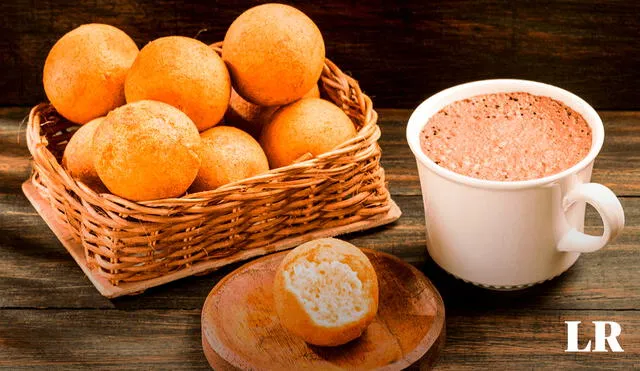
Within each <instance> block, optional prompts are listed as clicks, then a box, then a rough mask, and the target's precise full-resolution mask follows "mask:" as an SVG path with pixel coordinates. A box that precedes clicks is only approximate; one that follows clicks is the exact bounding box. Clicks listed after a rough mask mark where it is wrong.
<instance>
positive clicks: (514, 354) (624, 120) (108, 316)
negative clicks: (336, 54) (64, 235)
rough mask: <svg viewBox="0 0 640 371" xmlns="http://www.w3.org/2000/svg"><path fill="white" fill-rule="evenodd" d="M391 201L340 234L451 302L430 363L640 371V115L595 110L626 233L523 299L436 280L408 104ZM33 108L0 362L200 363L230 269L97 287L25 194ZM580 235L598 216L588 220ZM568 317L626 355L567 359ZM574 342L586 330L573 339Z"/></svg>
mask: <svg viewBox="0 0 640 371" xmlns="http://www.w3.org/2000/svg"><path fill="white" fill-rule="evenodd" d="M379 112H380V125H381V127H382V132H383V134H382V139H381V140H380V144H381V146H382V150H383V157H382V162H383V165H384V167H385V169H386V173H387V177H388V180H389V187H390V189H391V192H392V194H393V198H394V199H395V201H396V202H397V203H398V205H399V206H400V208H401V209H402V211H403V212H404V214H403V216H402V217H401V219H400V220H399V221H398V222H396V223H395V224H393V225H391V226H386V227H381V228H377V229H375V230H370V231H367V232H363V233H356V234H352V235H349V236H346V237H345V238H346V239H347V240H349V241H351V242H353V243H355V244H356V245H358V246H361V247H368V248H372V249H379V250H382V251H386V252H390V253H392V254H395V255H397V256H399V257H400V258H402V259H405V260H406V261H408V262H410V263H412V264H415V265H416V266H417V267H418V268H420V269H421V270H422V271H423V272H424V273H425V274H426V275H427V276H428V277H429V278H430V279H431V280H432V282H433V283H434V284H435V286H436V287H437V288H438V289H439V291H440V293H441V294H442V296H443V298H444V301H445V307H446V326H447V340H446V345H445V348H444V351H443V354H442V356H441V358H440V361H439V362H438V364H437V368H438V369H455V370H459V369H477V368H481V369H533V368H548V369H567V368H571V369H574V368H593V367H598V366H600V367H604V368H607V369H613V368H620V369H632V368H640V274H638V272H639V269H640V254H638V247H639V245H640V168H639V166H638V165H639V163H640V162H639V161H640V113H638V112H622V111H609V112H607V111H603V112H600V114H601V116H602V118H603V120H604V122H605V126H606V133H607V137H606V140H605V145H604V149H603V151H602V153H601V155H600V156H599V157H598V159H597V161H596V164H595V169H594V174H593V181H595V182H600V183H603V184H605V185H607V186H608V187H610V188H611V189H613V191H614V192H616V194H618V195H619V196H620V200H621V202H622V205H623V207H624V209H625V212H626V222H627V223H626V228H625V230H624V232H623V233H622V235H621V236H620V237H619V238H618V239H617V240H616V241H615V242H614V243H613V244H612V245H611V246H609V247H607V248H605V249H603V250H601V251H598V252H595V253H591V254H584V255H583V256H582V257H581V258H580V260H579V261H578V262H577V263H576V265H575V266H574V267H573V268H571V269H570V270H569V271H568V272H567V273H565V274H564V275H562V276H561V277H560V278H557V279H554V280H552V281H550V282H547V283H544V284H542V285H539V286H536V287H533V288H530V289H527V290H523V291H517V292H491V291H487V290H484V289H479V288H476V287H474V286H471V285H468V284H465V283H463V282H461V281H458V280H456V279H454V278H452V277H451V276H449V275H447V274H446V273H444V272H443V271H442V270H441V269H440V268H438V267H437V266H436V265H435V264H434V263H433V262H432V261H431V260H430V259H429V258H428V256H427V254H426V250H425V233H424V212H423V210H422V200H421V195H420V189H419V183H418V175H417V171H416V166H415V162H414V160H413V158H412V155H411V152H410V151H409V148H408V147H407V144H406V141H405V139H404V127H405V123H406V120H407V118H408V116H409V113H410V112H409V111H408V110H389V109H385V110H379ZM27 113H28V108H0V368H3V367H4V368H9V369H28V368H45V369H65V370H66V369H75V368H91V369H172V370H175V369H207V368H208V364H207V362H206V360H205V358H204V355H203V352H202V348H201V343H200V310H201V307H202V305H203V302H204V299H205V297H206V296H207V294H208V293H209V291H210V290H211V288H212V287H213V286H214V284H215V283H216V282H217V281H218V280H219V279H220V278H221V277H223V276H224V275H225V274H227V273H229V272H230V271H231V270H232V269H234V268H236V267H237V266H238V265H234V266H232V267H227V268H224V269H222V270H220V271H218V272H215V273H212V274H210V275H207V276H202V277H190V278H187V279H183V280H181V281H177V282H174V283H171V284H167V285H165V286H162V287H159V288H154V289H151V290H148V291H147V292H145V293H144V294H142V295H139V296H134V297H125V298H120V299H117V300H108V299H106V298H104V297H102V296H100V294H99V293H98V292H97V291H96V290H95V289H94V288H93V286H92V285H91V283H90V282H89V280H88V279H87V278H86V277H85V276H84V274H83V273H82V271H81V270H80V268H79V267H78V266H77V265H76V264H75V262H74V261H73V259H72V258H71V257H70V256H69V255H68V253H67V252H66V250H65V249H64V248H63V247H62V245H61V244H60V243H59V242H58V241H57V240H56V238H55V236H54V235H53V233H51V231H50V230H49V229H48V228H47V226H46V225H45V223H44V221H42V220H41V219H40V217H39V216H38V215H37V214H36V212H35V211H34V209H33V208H32V207H31V205H30V204H29V202H28V201H27V199H26V198H25V197H24V195H23V194H22V192H21V190H20V185H21V183H22V182H23V181H24V180H25V179H27V178H28V176H29V173H30V163H29V152H28V151H27V147H26V143H25V137H24V124H21V122H22V120H23V119H24V117H25V116H26V114H27ZM586 224H587V228H586V230H587V232H590V233H599V232H600V231H601V222H600V220H599V217H598V216H597V214H596V213H595V212H593V210H592V209H589V210H588V212H587V221H586ZM565 320H579V321H582V322H583V324H590V321H593V320H613V321H617V322H618V323H619V324H620V325H621V326H622V335H621V336H620V338H619V339H620V343H621V345H622V347H623V348H624V350H625V352H624V353H565V352H564V349H565V348H566V329H565V324H564V321H565ZM581 336H583V338H582V339H581V343H580V344H581V346H584V344H585V343H586V337H592V336H593V330H592V329H591V328H590V326H587V327H585V328H584V329H583V333H581Z"/></svg>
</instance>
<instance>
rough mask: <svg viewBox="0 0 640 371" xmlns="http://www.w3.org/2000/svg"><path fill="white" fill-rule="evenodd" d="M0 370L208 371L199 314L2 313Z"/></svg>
mask: <svg viewBox="0 0 640 371" xmlns="http://www.w3.org/2000/svg"><path fill="white" fill-rule="evenodd" d="M0 368H6V369H12V370H18V369H34V368H38V369H47V370H70V369H81V368H84V369H87V368H90V369H92V370H117V369H127V370H156V369H158V370H159V369H163V370H177V369H183V370H187V369H188V370H210V369H211V368H210V367H209V364H208V363H207V361H206V359H205V357H204V354H203V352H202V346H201V344H200V310H197V309H194V310H177V311H176V310H173V311H169V310H141V311H135V312H129V311H120V310H0Z"/></svg>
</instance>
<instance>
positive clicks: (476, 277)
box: [407, 79, 624, 290]
mask: <svg viewBox="0 0 640 371" xmlns="http://www.w3.org/2000/svg"><path fill="white" fill-rule="evenodd" d="M509 92H526V93H530V94H533V95H542V96H547V97H550V98H552V99H555V100H557V101H560V102H562V103H564V104H565V105H567V106H569V107H570V108H572V109H573V110H575V111H576V112H578V113H579V114H581V115H582V117H584V119H585V120H586V122H587V123H588V125H589V126H590V127H591V130H592V144H591V150H590V151H589V154H588V155H587V156H586V157H585V158H583V159H582V160H581V161H580V162H578V163H577V164H575V165H574V166H572V167H570V168H568V169H566V170H564V171H562V172H560V173H557V174H553V175H550V176H547V177H543V178H538V179H532V180H524V181H512V182H502V181H491V180H483V179H477V178H472V177H469V176H465V175H461V174H458V173H455V172H453V171H450V170H448V169H445V168H443V167H441V166H439V165H437V164H436V163H435V162H433V161H432V160H431V159H430V158H428V157H427V156H426V155H425V154H424V152H423V151H422V149H421V146H420V134H421V131H422V129H423V127H424V126H425V125H426V123H427V121H429V118H431V116H433V115H434V114H436V113H437V112H438V111H440V110H441V109H442V108H444V107H445V106H446V105H448V104H450V103H453V102H454V101H458V100H462V99H466V98H470V97H473V96H476V95H481V94H493V93H509ZM407 141H408V143H409V146H410V147H411V151H412V152H413V154H414V156H415V157H416V162H417V165H418V173H419V176H420V185H421V188H422V197H423V201H424V209H425V221H426V230H427V250H428V251H429V254H430V255H431V257H432V258H433V260H434V261H435V262H436V263H437V264H438V265H439V266H440V267H442V268H443V269H444V270H446V271H447V272H449V273H451V274H453V275H454V276H456V277H458V278H461V279H463V280H465V281H468V282H471V283H473V284H476V285H479V286H483V287H487V288H491V289H498V290H510V289H520V288H524V287H528V286H531V285H534V284H536V283H540V282H543V281H546V280H548V279H551V278H554V277H556V276H558V275H560V274H562V273H563V272H564V271H566V270H567V269H569V268H570V267H571V266H572V265H573V264H574V263H575V262H576V260H577V259H578V257H579V256H580V253H583V252H592V251H596V250H599V249H601V248H602V247H604V246H605V245H607V244H608V243H609V242H611V241H612V240H613V239H614V238H615V237H616V236H617V235H618V234H619V233H620V231H621V230H622V228H623V227H624V212H623V210H622V205H620V202H619V201H618V199H617V198H616V196H615V194H614V193H613V192H612V191H611V190H610V189H609V188H607V187H605V186H603V185H601V184H597V183H590V180H591V171H592V169H593V162H594V160H595V158H596V156H597V155H598V153H599V152H600V149H601V148H602V143H603V142H604V127H603V125H602V120H601V119H600V117H599V116H598V114H597V113H596V111H595V110H594V109H593V108H592V107H591V106H590V105H589V104H587V102H585V101H584V100H582V99H581V98H580V97H578V96H576V95H574V94H572V93H570V92H568V91H566V90H563V89H560V88H558V87H555V86H551V85H547V84H543V83H539V82H534V81H526V80H512V79H500V80H483V81H476V82H471V83H467V84H462V85H458V86H454V87H452V88H449V89H446V90H444V91H441V92H440V93H437V94H436V95H434V96H432V97H430V98H429V99H427V100H426V101H424V102H423V103H422V104H420V105H419V106H418V108H416V110H415V111H414V112H413V114H412V115H411V117H410V118H409V123H408V125H407ZM585 202H586V203H589V204H591V205H592V206H593V207H594V208H595V209H596V210H597V211H598V213H599V214H600V217H601V218H602V222H603V226H604V228H603V229H604V233H603V234H602V235H601V236H591V235H588V234H585V233H583V230H584V214H585V206H586V205H585Z"/></svg>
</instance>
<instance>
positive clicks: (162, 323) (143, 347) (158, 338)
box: [0, 307, 640, 370]
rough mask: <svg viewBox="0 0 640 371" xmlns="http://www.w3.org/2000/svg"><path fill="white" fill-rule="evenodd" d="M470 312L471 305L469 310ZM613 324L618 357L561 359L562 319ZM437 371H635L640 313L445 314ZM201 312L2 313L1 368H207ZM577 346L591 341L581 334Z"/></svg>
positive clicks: (639, 355) (601, 355) (515, 311)
mask: <svg viewBox="0 0 640 371" xmlns="http://www.w3.org/2000/svg"><path fill="white" fill-rule="evenodd" d="M470 308H471V307H470ZM566 320H579V321H582V322H583V325H584V324H590V321H593V320H612V321H616V322H618V323H619V324H620V325H621V326H622V335H621V336H620V337H619V341H620V344H621V346H622V347H623V349H624V350H625V352H624V353H599V354H598V353H573V354H572V353H565V352H564V349H566V328H565V324H564V321H566ZM446 322H447V340H446V343H445V346H444V349H443V353H442V355H441V358H440V360H439V361H438V363H437V364H436V370H470V369H506V370H511V369H541V368H542V369H554V370H563V369H576V368H585V367H594V366H596V365H600V366H604V367H606V369H610V370H613V369H624V370H630V369H634V368H638V367H640V363H639V361H638V360H639V359H640V311H638V310H629V311H581V310H577V311H576V310H564V311H560V310H532V309H514V308H505V309H502V310H498V311H493V310H492V311H481V310H477V309H468V310H460V311H456V310H449V309H447V319H446ZM200 336H201V332H200V310H197V309H196V310H138V311H133V312H132V311H123V310H31V309H22V310H14V309H4V310H0V367H3V368H9V369H12V370H21V369H32V368H46V369H47V370H69V369H81V368H85V369H86V368H91V369H92V370H93V369H95V370H106V369H110V370H112V369H127V370H148V369H154V370H156V369H157V370H165V369H166V370H169V369H170V370H186V369H189V370H208V369H210V368H209V366H208V364H207V361H206V359H205V357H204V354H203V352H202V348H201V340H200ZM581 336H583V337H582V338H581V339H580V345H581V347H582V346H584V345H585V343H586V339H587V337H592V336H593V329H592V328H590V327H589V326H585V327H584V328H583V329H581Z"/></svg>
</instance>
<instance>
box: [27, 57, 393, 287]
mask: <svg viewBox="0 0 640 371" xmlns="http://www.w3.org/2000/svg"><path fill="white" fill-rule="evenodd" d="M217 51H218V52H219V51H220V49H219V48H217ZM321 90H322V91H323V93H324V94H325V96H326V97H328V98H329V99H330V100H332V101H333V102H334V103H336V104H337V105H338V106H339V107H341V108H342V109H343V111H344V112H345V113H347V115H348V116H349V117H350V118H351V119H352V120H353V122H354V123H355V124H356V126H357V128H358V133H357V136H356V137H355V138H353V139H351V140H349V141H347V142H345V143H343V144H342V145H340V146H339V147H337V148H336V149H334V150H333V151H331V152H328V153H325V154H322V155H319V156H317V157H314V158H312V159H307V160H302V161H300V162H297V163H295V164H292V165H290V166H286V167H282V168H278V169H273V170H271V171H269V172H268V173H265V174H261V175H258V176H255V177H252V178H249V179H245V180H242V181H239V182H235V183H231V184H227V185H224V186H222V187H220V188H218V189H215V190H212V191H207V192H200V193H194V194H187V195H185V196H182V197H180V198H171V199H162V200H154V201H145V202H132V201H128V200H125V199H123V198H121V197H118V196H115V195H112V194H97V193H96V192H94V191H93V190H91V189H90V188H88V187H87V186H86V185H84V184H83V183H79V182H76V181H75V180H74V179H72V178H71V177H70V176H69V174H68V173H67V172H66V171H65V170H64V168H63V167H62V166H61V165H60V160H61V158H62V154H63V151H64V148H65V146H66V144H67V142H68V140H69V138H71V135H73V130H74V129H75V128H77V127H76V126H74V125H73V124H72V123H70V122H68V121H67V120H65V119H64V118H62V117H61V116H60V115H59V114H58V113H57V112H56V111H55V109H54V108H53V107H52V106H51V105H49V104H40V105H38V106H36V107H34V108H33V110H32V111H31V114H30V117H29V124H28V128H27V143H28V146H29V151H30V152H31V154H32V156H33V174H32V182H33V184H34V185H35V186H36V188H37V189H38V191H39V192H40V193H41V194H42V195H43V196H44V197H45V198H46V199H48V200H49V202H50V203H51V206H52V207H53V209H54V210H56V211H57V214H58V217H59V218H61V220H62V221H63V222H64V223H67V224H68V225H69V227H70V229H71V230H72V231H73V233H75V234H76V236H77V237H78V238H80V239H81V240H82V245H83V247H84V252H85V256H86V258H87V262H88V263H89V264H90V266H91V267H92V269H94V270H97V272H98V274H100V275H102V276H103V277H105V278H107V279H108V280H109V281H110V282H111V283H112V284H113V285H118V284H120V283H124V282H135V281H141V280H146V279H151V278H155V277H160V276H162V275H165V274H167V273H170V272H175V271H177V270H181V269H185V268H188V267H189V266H190V265H192V264H194V263H196V262H200V261H204V260H207V259H219V258H222V257H229V256H232V255H233V254H234V253H237V252H239V251H241V250H247V249H255V248H263V249H265V252H269V251H270V247H271V246H272V245H273V244H274V243H275V242H277V241H280V240H283V239H285V238H288V237H292V236H296V235H303V234H305V233H308V232H310V231H313V230H318V229H324V228H332V227H338V226H343V225H348V224H351V223H354V222H358V221H362V220H371V219H375V218H378V217H381V216H383V215H385V214H386V213H387V212H388V211H389V209H390V207H391V206H390V205H391V204H390V196H389V192H388V190H387V188H386V184H385V175H384V170H383V169H382V167H381V166H380V147H379V146H378V143H377V140H378V138H379V137H380V128H379V127H378V125H377V123H376V122H377V114H376V112H375V111H374V110H373V107H372V103H371V100H370V99H369V97H367V96H366V95H365V94H363V93H362V91H361V90H360V88H359V86H358V83H357V82H356V81H355V80H354V79H352V78H350V77H349V76H347V75H345V74H344V73H342V71H340V69H339V68H338V67H336V66H335V65H334V64H333V63H332V62H331V61H329V60H326V63H325V66H324V70H323V72H322V76H321Z"/></svg>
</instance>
